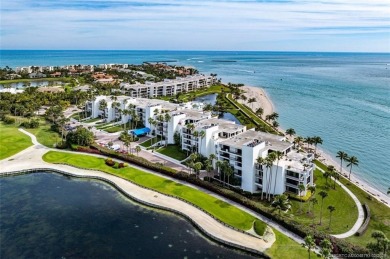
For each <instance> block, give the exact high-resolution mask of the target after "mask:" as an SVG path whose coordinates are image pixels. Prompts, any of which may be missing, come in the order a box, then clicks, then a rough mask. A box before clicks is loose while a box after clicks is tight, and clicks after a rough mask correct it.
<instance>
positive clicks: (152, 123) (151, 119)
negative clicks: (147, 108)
mask: <svg viewBox="0 0 390 259" xmlns="http://www.w3.org/2000/svg"><path fill="white" fill-rule="evenodd" d="M148 122H149V125H150V127H151V128H152V126H154V119H153V118H152V117H150V118H149V119H148ZM152 129H153V128H152ZM152 129H151V130H150V131H151V132H153V130H152ZM153 139H154V137H153V135H152V139H151V140H150V142H151V145H153Z"/></svg>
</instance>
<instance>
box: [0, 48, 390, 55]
mask: <svg viewBox="0 0 390 259" xmlns="http://www.w3.org/2000/svg"><path fill="white" fill-rule="evenodd" d="M0 51H164V52H190V51H192V52H280V53H283V52H284V53H286V52H290V53H351V54H353V53H360V54H364V53H366V54H371V53H372V54H390V51H389V52H385V51H370V52H368V51H317V50H307V51H302V50H173V49H0Z"/></svg>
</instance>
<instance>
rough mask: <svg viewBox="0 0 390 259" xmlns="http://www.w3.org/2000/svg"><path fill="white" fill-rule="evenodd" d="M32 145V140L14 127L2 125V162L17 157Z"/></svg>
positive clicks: (0, 154) (0, 133)
mask: <svg viewBox="0 0 390 259" xmlns="http://www.w3.org/2000/svg"><path fill="white" fill-rule="evenodd" d="M31 145H32V142H31V138H30V137H29V136H27V135H26V134H23V133H22V132H20V131H19V130H17V128H16V127H15V126H14V125H7V124H4V123H3V122H1V123H0V160H1V159H4V158H7V157H10V156H12V155H15V154H16V153H19V152H20V151H22V150H23V149H26V148H28V147H29V146H31Z"/></svg>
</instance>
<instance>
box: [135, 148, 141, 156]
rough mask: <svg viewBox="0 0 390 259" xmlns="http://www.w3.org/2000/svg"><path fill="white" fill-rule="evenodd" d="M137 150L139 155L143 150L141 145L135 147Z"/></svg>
mask: <svg viewBox="0 0 390 259" xmlns="http://www.w3.org/2000/svg"><path fill="white" fill-rule="evenodd" d="M135 152H137V156H138V154H139V152H141V147H140V146H136V147H135Z"/></svg>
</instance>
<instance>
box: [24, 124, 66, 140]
mask: <svg viewBox="0 0 390 259" xmlns="http://www.w3.org/2000/svg"><path fill="white" fill-rule="evenodd" d="M50 127H51V124H50V123H49V122H48V121H46V120H43V119H42V120H40V121H39V127H38V128H36V129H25V130H26V131H28V132H30V133H32V134H34V135H35V136H36V137H37V140H38V142H39V143H41V144H42V145H44V146H46V147H54V144H56V143H58V142H59V141H60V140H61V136H60V134H58V132H56V131H52V130H51V128H50Z"/></svg>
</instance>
